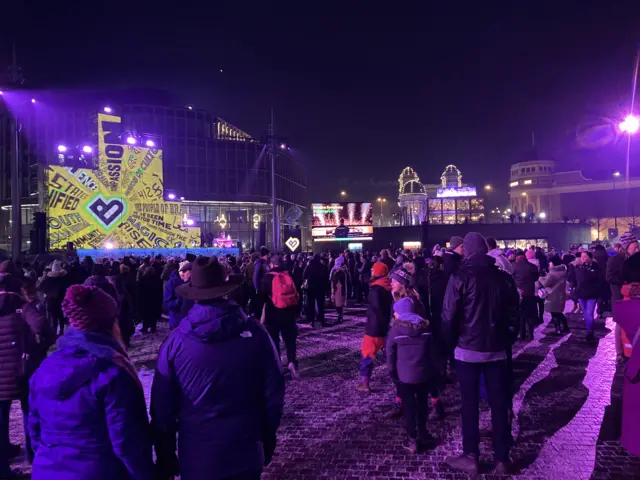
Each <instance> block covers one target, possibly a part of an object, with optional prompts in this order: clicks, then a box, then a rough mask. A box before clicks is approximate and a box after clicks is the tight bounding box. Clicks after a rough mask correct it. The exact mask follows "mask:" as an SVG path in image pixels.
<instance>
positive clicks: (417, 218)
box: [398, 167, 427, 225]
mask: <svg viewBox="0 0 640 480" xmlns="http://www.w3.org/2000/svg"><path fill="white" fill-rule="evenodd" d="M398 182H399V183H400V189H399V191H398V206H399V207H400V211H401V220H402V224H403V225H420V223H421V222H424V221H425V220H426V219H427V192H426V190H425V188H424V185H423V184H422V183H420V177H418V174H417V173H416V172H415V170H414V169H413V168H411V167H406V168H405V169H404V170H402V173H401V174H400V177H399V178H398Z"/></svg>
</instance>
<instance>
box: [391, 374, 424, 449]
mask: <svg viewBox="0 0 640 480" xmlns="http://www.w3.org/2000/svg"><path fill="white" fill-rule="evenodd" d="M398 393H399V394H400V398H401V399H402V409H403V410H402V416H403V419H404V428H405V430H406V431H407V435H408V436H409V437H411V438H418V437H422V438H424V437H425V434H426V433H427V418H428V417H429V384H428V383H402V382H398Z"/></svg>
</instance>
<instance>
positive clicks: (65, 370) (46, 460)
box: [29, 285, 155, 480]
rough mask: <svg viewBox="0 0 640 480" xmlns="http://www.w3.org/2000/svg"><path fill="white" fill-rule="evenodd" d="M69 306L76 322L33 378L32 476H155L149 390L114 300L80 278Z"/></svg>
mask: <svg viewBox="0 0 640 480" xmlns="http://www.w3.org/2000/svg"><path fill="white" fill-rule="evenodd" d="M62 309H63V311H64V313H65V315H66V316H67V318H68V319H69V323H70V328H69V329H68V330H67V332H66V333H65V335H64V336H62V337H60V338H59V339H58V350H56V351H55V352H54V353H52V354H51V355H50V356H49V357H48V358H47V359H46V360H45V361H44V362H42V365H41V367H40V368H39V369H38V371H37V372H36V373H35V374H34V375H33V377H32V378H31V392H30V395H29V404H30V407H31V413H30V415H29V431H30V433H31V439H32V443H33V450H34V452H35V459H34V462H33V473H32V478H33V480H49V479H56V480H86V479H89V478H90V479H91V480H113V479H116V478H118V479H140V480H152V479H154V478H155V472H154V467H153V461H152V457H151V438H150V430H149V424H148V417H147V411H146V406H145V400H144V393H143V391H142V386H141V385H140V381H139V380H138V376H137V373H136V370H135V368H134V367H133V365H131V363H130V362H129V359H128V357H127V353H126V351H125V349H124V347H123V345H122V343H121V340H120V339H119V338H118V337H119V333H118V328H117V323H116V316H117V313H118V307H117V305H116V303H115V301H114V300H113V298H111V297H110V296H109V295H107V294H106V293H105V292H104V291H102V290H101V289H99V288H96V287H89V286H84V285H74V286H72V287H70V288H69V289H68V290H67V293H66V295H65V299H64V302H63V305H62Z"/></svg>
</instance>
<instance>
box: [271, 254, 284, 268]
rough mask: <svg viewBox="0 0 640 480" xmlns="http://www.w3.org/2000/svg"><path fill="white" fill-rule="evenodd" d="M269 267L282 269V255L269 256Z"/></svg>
mask: <svg viewBox="0 0 640 480" xmlns="http://www.w3.org/2000/svg"><path fill="white" fill-rule="evenodd" d="M271 265H273V266H274V267H279V268H282V267H284V259H283V258H282V255H280V254H279V253H274V254H273V255H271Z"/></svg>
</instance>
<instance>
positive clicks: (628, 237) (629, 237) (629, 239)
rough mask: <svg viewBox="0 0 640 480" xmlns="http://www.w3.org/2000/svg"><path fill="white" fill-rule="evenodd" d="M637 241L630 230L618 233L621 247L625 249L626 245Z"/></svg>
mask: <svg viewBox="0 0 640 480" xmlns="http://www.w3.org/2000/svg"><path fill="white" fill-rule="evenodd" d="M637 241H638V239H637V238H636V236H635V235H634V234H633V233H631V232H627V233H623V234H622V235H620V243H621V244H622V247H623V248H624V249H625V250H626V249H627V247H628V246H629V245H631V244H632V243H634V242H637Z"/></svg>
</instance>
